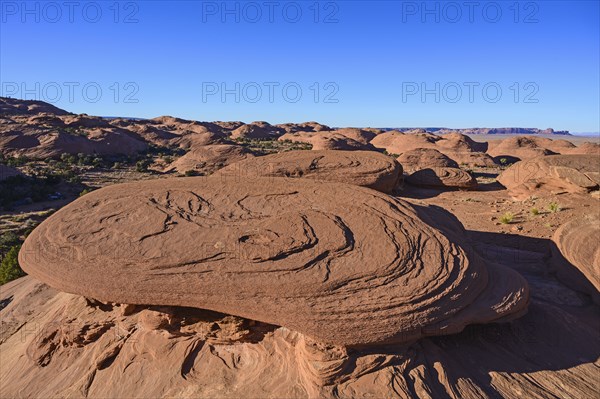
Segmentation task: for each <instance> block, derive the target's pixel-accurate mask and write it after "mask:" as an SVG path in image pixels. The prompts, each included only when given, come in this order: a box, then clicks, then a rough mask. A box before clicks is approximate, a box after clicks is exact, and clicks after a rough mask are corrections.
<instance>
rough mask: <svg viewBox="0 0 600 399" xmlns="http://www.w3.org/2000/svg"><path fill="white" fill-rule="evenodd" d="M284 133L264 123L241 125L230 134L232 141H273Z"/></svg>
mask: <svg viewBox="0 0 600 399" xmlns="http://www.w3.org/2000/svg"><path fill="white" fill-rule="evenodd" d="M283 133H284V131H283V129H281V128H278V127H275V126H271V125H270V124H268V123H266V122H254V123H250V124H248V125H243V126H240V127H238V128H237V129H235V130H234V131H232V132H231V138H232V139H249V140H274V139H277V138H278V137H279V136H281V135H282V134H283Z"/></svg>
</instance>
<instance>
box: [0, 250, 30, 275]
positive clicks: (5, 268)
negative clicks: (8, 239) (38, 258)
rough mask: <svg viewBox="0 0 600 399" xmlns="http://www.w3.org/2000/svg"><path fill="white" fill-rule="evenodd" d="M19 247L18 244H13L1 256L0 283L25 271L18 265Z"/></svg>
mask: <svg viewBox="0 0 600 399" xmlns="http://www.w3.org/2000/svg"><path fill="white" fill-rule="evenodd" d="M20 249H21V245H20V244H19V245H15V246H13V247H11V248H10V249H9V250H8V252H7V253H6V255H4V256H3V257H2V262H0V285H2V284H6V283H8V282H9V281H12V280H15V279H17V278H19V277H23V276H24V275H25V272H24V271H23V270H22V269H21V267H20V266H19V259H18V256H19V250H20Z"/></svg>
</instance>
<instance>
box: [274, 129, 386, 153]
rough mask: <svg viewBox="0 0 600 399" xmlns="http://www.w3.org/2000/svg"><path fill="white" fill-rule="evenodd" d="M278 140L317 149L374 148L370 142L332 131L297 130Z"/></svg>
mask: <svg viewBox="0 0 600 399" xmlns="http://www.w3.org/2000/svg"><path fill="white" fill-rule="evenodd" d="M278 140H279V141H291V142H294V143H306V144H311V145H312V149H313V150H315V151H319V150H342V151H358V150H363V151H366V150H375V147H373V146H372V145H371V144H368V143H366V144H365V143H361V142H360V141H356V140H354V139H352V138H350V137H346V136H345V135H343V134H340V133H337V132H335V131H333V132H298V133H286V134H284V135H282V136H281V137H279V139H278Z"/></svg>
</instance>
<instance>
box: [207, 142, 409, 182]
mask: <svg viewBox="0 0 600 399" xmlns="http://www.w3.org/2000/svg"><path fill="white" fill-rule="evenodd" d="M217 175H219V176H226V177H230V178H233V179H235V180H237V181H252V180H253V179H255V178H257V177H289V178H307V179H312V180H318V181H323V182H339V183H348V184H356V185H357V186H363V187H369V188H372V189H374V190H377V191H381V192H385V193H391V192H392V191H393V190H394V189H396V188H397V187H398V186H399V184H400V182H401V180H402V166H400V164H399V163H398V162H396V161H395V160H394V159H393V158H392V157H389V156H386V155H383V154H380V153H378V152H374V151H327V150H324V151H288V152H282V153H277V154H272V155H266V156H262V157H255V158H250V159H246V160H244V161H240V162H236V163H234V164H231V165H229V166H226V167H225V168H223V169H220V170H219V171H218V172H217Z"/></svg>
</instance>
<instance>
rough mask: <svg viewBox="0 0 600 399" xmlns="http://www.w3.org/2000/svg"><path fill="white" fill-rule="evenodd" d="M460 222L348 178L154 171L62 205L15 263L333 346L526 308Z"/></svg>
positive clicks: (409, 337)
mask: <svg viewBox="0 0 600 399" xmlns="http://www.w3.org/2000/svg"><path fill="white" fill-rule="evenodd" d="M434 225H435V226H440V230H438V229H437V228H435V227H432V226H434ZM442 226H444V227H443V228H442ZM459 228H460V229H462V226H460V225H457V224H456V223H455V222H454V221H453V220H451V219H448V220H446V219H444V218H441V217H436V218H435V220H434V219H433V218H432V217H430V216H428V215H427V214H425V213H423V214H421V213H417V211H416V210H415V209H414V208H413V207H412V206H411V205H410V204H408V203H407V202H405V201H402V200H399V199H395V198H393V197H391V196H389V195H386V194H383V193H379V192H377V191H375V190H371V189H367V188H362V187H357V186H351V185H348V184H340V183H327V184H324V183H320V182H315V181H311V180H309V179H296V180H293V181H292V180H291V179H285V178H275V177H273V178H262V179H258V178H257V179H255V180H253V181H252V182H235V181H230V182H224V181H223V179H222V178H220V177H209V178H204V177H193V178H180V179H168V180H152V181H144V182H137V183H131V184H120V185H114V186H109V187H106V188H102V189H100V190H96V191H94V192H92V193H89V194H87V195H85V196H83V197H81V198H79V199H78V200H76V201H74V202H72V203H71V204H69V205H67V206H66V207H64V208H62V209H60V210H59V211H58V212H56V213H55V214H54V215H52V216H51V217H50V218H48V219H46V220H45V221H44V222H42V224H40V226H38V227H37V228H36V229H35V230H34V231H33V232H32V233H31V234H30V235H29V236H28V237H27V239H26V241H25V243H24V245H23V247H22V249H21V251H20V253H19V263H20V264H21V266H22V267H23V269H24V270H25V271H26V272H27V273H29V274H30V275H32V276H33V277H35V278H37V279H40V280H42V281H43V282H46V283H47V284H49V285H51V286H53V287H55V288H57V289H60V290H62V291H65V292H70V293H75V294H78V295H82V296H85V297H88V298H96V299H98V300H100V301H102V302H112V303H128V304H145V305H158V306H187V307H195V308H203V309H209V310H213V311H217V312H221V313H225V314H229V315H236V316H240V317H244V318H248V319H251V320H257V321H261V322H264V323H267V324H273V325H278V326H285V327H287V328H289V329H292V330H295V331H299V332H301V333H304V334H306V335H308V336H310V337H313V338H315V339H317V340H319V341H321V342H325V343H331V344H337V345H343V346H355V345H370V344H384V343H392V342H412V341H414V340H417V339H419V338H421V337H423V336H430V335H446V334H453V333H456V332H459V331H461V330H462V329H463V328H464V327H465V326H466V325H468V324H473V323H475V324H481V323H490V322H494V321H507V320H510V319H512V318H514V317H517V316H521V315H522V314H523V313H524V312H525V311H526V308H527V305H528V301H529V293H528V286H527V283H526V282H525V280H524V279H523V278H522V277H521V276H520V275H519V274H518V273H517V272H515V271H513V270H510V269H508V268H505V267H503V266H500V265H488V264H486V263H485V262H484V261H483V260H482V259H481V258H479V257H478V256H477V255H476V254H475V253H474V252H473V250H472V249H471V248H470V247H469V246H468V244H467V243H466V242H462V241H461V240H462V238H461V234H458V233H454V231H455V230H458V229H459ZM463 233H464V231H463ZM190 243H193V245H190Z"/></svg>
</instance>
